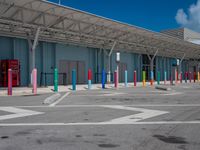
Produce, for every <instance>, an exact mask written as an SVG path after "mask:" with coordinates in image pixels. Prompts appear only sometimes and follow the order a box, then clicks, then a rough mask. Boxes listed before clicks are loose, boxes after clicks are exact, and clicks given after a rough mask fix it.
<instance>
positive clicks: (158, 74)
mask: <svg viewBox="0 0 200 150" xmlns="http://www.w3.org/2000/svg"><path fill="white" fill-rule="evenodd" d="M157 76H158V79H157V84H158V85H160V71H158V72H157Z"/></svg>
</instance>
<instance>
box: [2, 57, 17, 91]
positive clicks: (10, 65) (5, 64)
mask: <svg viewBox="0 0 200 150" xmlns="http://www.w3.org/2000/svg"><path fill="white" fill-rule="evenodd" d="M8 69H12V85H13V86H14V87H16V86H20V64H19V60H1V61H0V86H1V87H7V86H8Z"/></svg>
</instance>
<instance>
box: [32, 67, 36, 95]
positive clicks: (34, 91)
mask: <svg viewBox="0 0 200 150" xmlns="http://www.w3.org/2000/svg"><path fill="white" fill-rule="evenodd" d="M32 76H33V94H34V95H36V94H37V69H36V68H35V69H33V72H32Z"/></svg>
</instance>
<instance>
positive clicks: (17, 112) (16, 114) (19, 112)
mask: <svg viewBox="0 0 200 150" xmlns="http://www.w3.org/2000/svg"><path fill="white" fill-rule="evenodd" d="M0 110H1V111H6V112H9V113H13V114H9V115H3V116H0V120H7V119H13V118H20V117H26V116H33V115H39V114H43V112H37V111H32V110H26V109H21V108H15V107H0Z"/></svg>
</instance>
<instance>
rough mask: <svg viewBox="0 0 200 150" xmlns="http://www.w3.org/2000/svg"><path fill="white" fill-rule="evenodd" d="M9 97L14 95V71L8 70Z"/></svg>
mask: <svg viewBox="0 0 200 150" xmlns="http://www.w3.org/2000/svg"><path fill="white" fill-rule="evenodd" d="M8 95H10V96H11V95H12V69H8Z"/></svg>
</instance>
